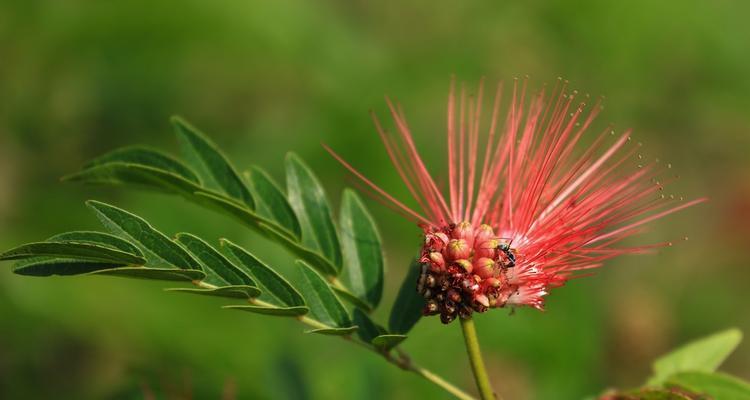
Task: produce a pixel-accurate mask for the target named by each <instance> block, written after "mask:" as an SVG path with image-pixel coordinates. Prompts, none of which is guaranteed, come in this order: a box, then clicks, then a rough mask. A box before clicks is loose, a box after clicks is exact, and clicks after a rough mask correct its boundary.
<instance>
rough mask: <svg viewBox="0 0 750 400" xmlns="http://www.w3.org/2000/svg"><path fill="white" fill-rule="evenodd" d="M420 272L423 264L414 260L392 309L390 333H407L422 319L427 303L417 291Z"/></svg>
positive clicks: (389, 325)
mask: <svg viewBox="0 0 750 400" xmlns="http://www.w3.org/2000/svg"><path fill="white" fill-rule="evenodd" d="M420 272H421V264H420V263H419V262H418V261H417V260H416V259H414V260H413V261H412V263H411V265H410V266H409V269H408V271H407V272H406V277H405V278H404V281H403V283H402V284H401V288H400V289H399V291H398V295H397V296H396V301H395V302H394V303H393V308H392V309H391V316H390V318H389V320H388V330H389V331H390V332H393V333H398V334H404V333H407V332H409V330H411V328H412V327H414V324H416V323H417V321H419V319H420V318H422V309H423V308H424V304H425V303H424V299H423V298H422V296H420V295H419V293H417V289H416V286H417V279H418V278H419V274H420Z"/></svg>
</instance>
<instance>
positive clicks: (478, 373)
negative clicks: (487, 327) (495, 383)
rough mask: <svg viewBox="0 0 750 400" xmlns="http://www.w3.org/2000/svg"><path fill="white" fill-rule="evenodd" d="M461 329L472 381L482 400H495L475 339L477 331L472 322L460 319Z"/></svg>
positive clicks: (477, 340)
mask: <svg viewBox="0 0 750 400" xmlns="http://www.w3.org/2000/svg"><path fill="white" fill-rule="evenodd" d="M461 329H462V330H463V332H464V342H466V353H468V355H469V362H470V363H471V371H472V372H473V373H474V379H475V380H476V382H477V389H479V395H480V397H481V398H482V400H495V399H496V397H495V392H494V391H493V390H492V385H491V384H490V378H489V376H487V369H486V368H485V367H484V360H482V353H481V351H480V350H479V339H478V338H477V329H476V327H475V326H474V320H473V319H471V317H469V318H466V319H464V318H461Z"/></svg>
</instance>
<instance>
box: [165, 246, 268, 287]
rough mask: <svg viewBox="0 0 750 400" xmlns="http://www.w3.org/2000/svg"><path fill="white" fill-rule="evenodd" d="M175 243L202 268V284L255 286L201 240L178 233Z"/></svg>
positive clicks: (248, 277) (242, 272)
mask: <svg viewBox="0 0 750 400" xmlns="http://www.w3.org/2000/svg"><path fill="white" fill-rule="evenodd" d="M177 241H178V242H179V243H180V244H182V245H183V246H184V247H185V249H187V251H188V252H190V254H192V255H193V257H195V259H196V260H198V262H200V263H201V265H202V266H203V270H204V271H205V272H206V279H205V280H204V282H206V283H208V284H210V285H214V286H220V287H223V286H233V285H243V286H256V285H255V281H253V279H252V278H251V277H250V276H249V275H248V274H247V273H246V272H245V271H243V270H242V269H240V268H238V267H237V266H236V265H234V264H232V262H230V261H229V260H228V259H227V258H226V257H224V255H223V254H221V253H219V252H218V251H217V250H216V249H214V248H213V247H212V246H211V245H209V244H208V243H206V242H205V241H203V239H201V238H199V237H197V236H195V235H192V234H189V233H178V234H177Z"/></svg>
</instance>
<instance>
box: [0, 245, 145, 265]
mask: <svg viewBox="0 0 750 400" xmlns="http://www.w3.org/2000/svg"><path fill="white" fill-rule="evenodd" d="M35 256H49V257H63V258H82V259H84V260H88V261H99V262H102V263H111V264H122V265H128V264H134V265H143V264H144V263H145V262H146V260H145V259H144V258H143V257H141V256H137V255H135V254H132V253H128V252H124V251H122V250H119V249H113V248H111V247H105V246H102V245H99V244H93V243H85V242H65V241H60V242H51V241H47V242H38V243H28V244H24V245H21V246H18V247H16V248H14V249H11V250H8V251H6V252H4V253H2V254H0V260H18V259H23V258H29V257H35Z"/></svg>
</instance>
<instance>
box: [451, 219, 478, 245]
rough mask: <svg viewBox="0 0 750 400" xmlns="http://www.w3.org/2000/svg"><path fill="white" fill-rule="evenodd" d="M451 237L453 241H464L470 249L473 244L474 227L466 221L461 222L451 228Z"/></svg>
mask: <svg viewBox="0 0 750 400" xmlns="http://www.w3.org/2000/svg"><path fill="white" fill-rule="evenodd" d="M451 236H453V239H463V240H465V241H466V243H468V244H469V247H471V246H472V244H474V227H472V226H471V224H470V223H469V222H467V221H464V222H461V223H459V224H458V225H456V227H455V228H453V231H452V232H451Z"/></svg>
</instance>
